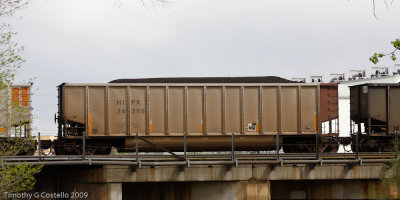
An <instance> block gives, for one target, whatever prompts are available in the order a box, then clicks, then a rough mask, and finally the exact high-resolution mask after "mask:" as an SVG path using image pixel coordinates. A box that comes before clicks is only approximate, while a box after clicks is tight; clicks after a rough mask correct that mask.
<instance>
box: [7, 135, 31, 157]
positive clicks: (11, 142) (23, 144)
mask: <svg viewBox="0 0 400 200" xmlns="http://www.w3.org/2000/svg"><path fill="white" fill-rule="evenodd" d="M35 149H36V140H33V139H32V138H31V137H27V138H21V137H9V138H0V156H16V155H19V154H25V153H33V151H35Z"/></svg>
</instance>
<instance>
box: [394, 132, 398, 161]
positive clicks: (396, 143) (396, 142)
mask: <svg viewBox="0 0 400 200" xmlns="http://www.w3.org/2000/svg"><path fill="white" fill-rule="evenodd" d="M394 135H395V145H396V146H395V147H394V151H395V158H396V159H397V158H398V154H399V134H398V133H397V131H394Z"/></svg>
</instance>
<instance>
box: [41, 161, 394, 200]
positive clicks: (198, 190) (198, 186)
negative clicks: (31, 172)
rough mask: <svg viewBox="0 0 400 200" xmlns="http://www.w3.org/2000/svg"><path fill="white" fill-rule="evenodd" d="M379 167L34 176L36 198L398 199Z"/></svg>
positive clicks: (124, 170)
mask: <svg viewBox="0 0 400 200" xmlns="http://www.w3.org/2000/svg"><path fill="white" fill-rule="evenodd" d="M383 171H384V164H382V163H364V164H362V165H359V164H324V165H318V164H283V165H271V164H239V165H237V166H232V165H220V164H207V165H192V166H190V167H188V166H176V165H154V166H151V165H149V166H141V167H140V168H139V167H137V166H132V165H113V164H99V165H56V166H52V165H49V166H45V167H44V169H43V171H42V172H41V173H40V174H39V175H38V183H37V188H36V191H37V192H45V193H61V192H64V193H71V192H78V193H79V192H87V194H88V195H87V198H86V199H104V200H106V199H109V200H131V199H132V200H133V199H154V200H158V199H166V200H168V199H171V200H179V199H192V200H200V199H201V200H203V199H229V200H230V199H237V200H245V199H247V200H260V199H368V198H373V199H375V198H397V197H398V196H397V193H395V192H394V191H393V189H391V188H390V187H387V186H385V185H384V184H383V183H381V182H380V178H381V176H382V172H383Z"/></svg>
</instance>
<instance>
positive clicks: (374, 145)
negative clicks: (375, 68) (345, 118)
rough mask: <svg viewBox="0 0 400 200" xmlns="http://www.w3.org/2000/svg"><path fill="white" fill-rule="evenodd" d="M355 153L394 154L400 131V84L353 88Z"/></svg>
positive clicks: (352, 119)
mask: <svg viewBox="0 0 400 200" xmlns="http://www.w3.org/2000/svg"><path fill="white" fill-rule="evenodd" d="M350 118H351V134H352V144H353V145H352V149H353V151H354V152H355V151H356V145H355V144H357V141H356V140H357V137H358V144H359V145H358V147H359V148H358V149H359V151H374V152H377V151H381V152H382V151H392V150H393V141H394V139H395V136H396V134H397V133H398V132H399V131H400V84H363V85H356V86H352V87H350Z"/></svg>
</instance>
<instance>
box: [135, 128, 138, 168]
mask: <svg viewBox="0 0 400 200" xmlns="http://www.w3.org/2000/svg"><path fill="white" fill-rule="evenodd" d="M135 150H136V161H139V135H138V133H136V146H135Z"/></svg>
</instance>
